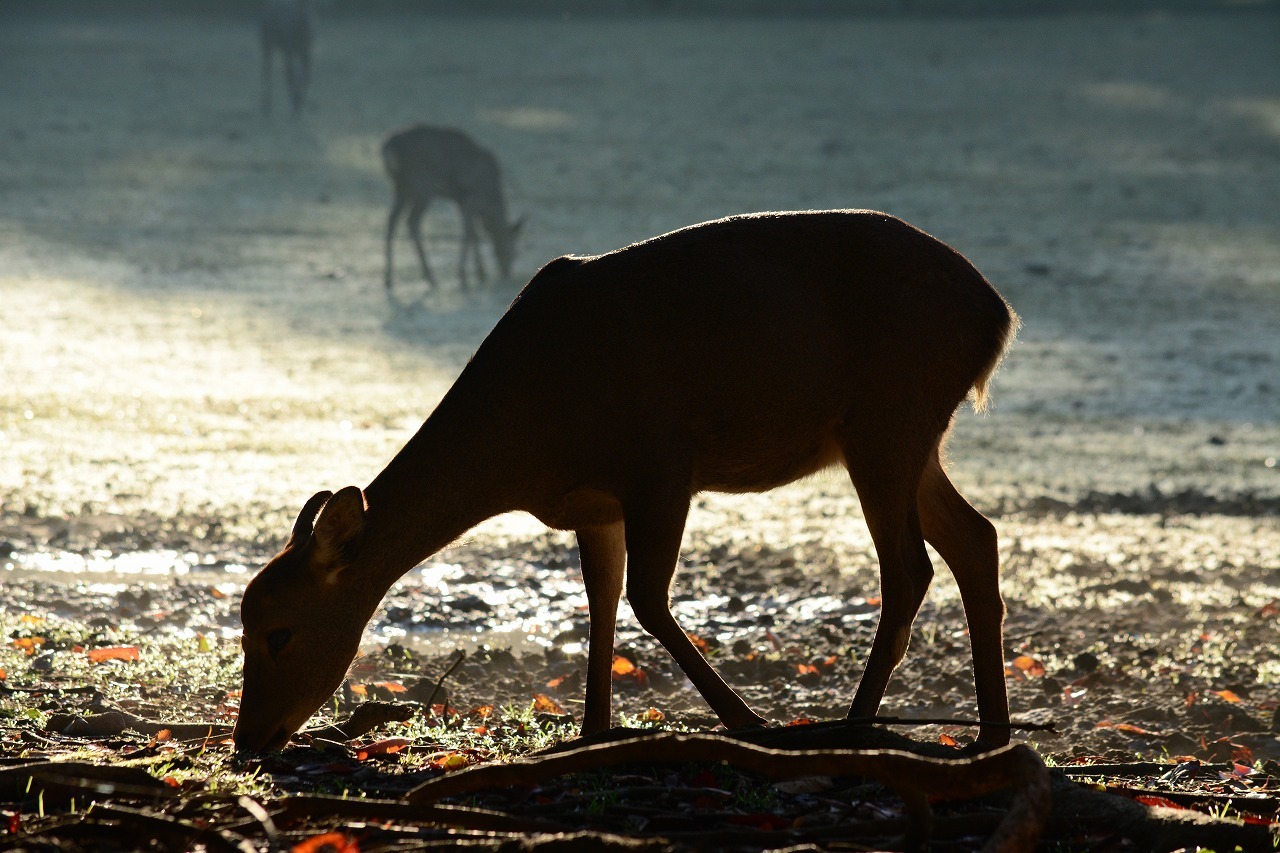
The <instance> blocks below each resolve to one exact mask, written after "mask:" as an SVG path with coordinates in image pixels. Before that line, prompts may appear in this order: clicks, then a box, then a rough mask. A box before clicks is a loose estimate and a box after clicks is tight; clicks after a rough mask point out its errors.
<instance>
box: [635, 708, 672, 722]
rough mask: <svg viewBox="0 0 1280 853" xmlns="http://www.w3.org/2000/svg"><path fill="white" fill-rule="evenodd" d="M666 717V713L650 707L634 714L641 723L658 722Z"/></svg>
mask: <svg viewBox="0 0 1280 853" xmlns="http://www.w3.org/2000/svg"><path fill="white" fill-rule="evenodd" d="M666 718H667V715H666V714H664V713H662V712H661V711H659V710H658V709H657V708H650V709H649V710H647V711H643V712H641V713H639V714H637V715H636V719H637V720H639V721H640V722H642V723H660V722H662V721H663V720H665V719H666Z"/></svg>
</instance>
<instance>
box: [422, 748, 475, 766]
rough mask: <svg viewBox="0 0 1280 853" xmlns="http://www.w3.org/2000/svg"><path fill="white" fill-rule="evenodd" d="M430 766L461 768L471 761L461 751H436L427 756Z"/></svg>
mask: <svg viewBox="0 0 1280 853" xmlns="http://www.w3.org/2000/svg"><path fill="white" fill-rule="evenodd" d="M428 761H429V763H430V764H431V766H432V767H438V768H440V769H441V770H445V771H449V770H461V769H462V768H464V767H466V766H467V765H468V764H470V763H471V759H469V758H467V757H466V756H465V755H463V754H462V753H461V752H437V753H436V754H434V755H432V756H430V757H429V758H428Z"/></svg>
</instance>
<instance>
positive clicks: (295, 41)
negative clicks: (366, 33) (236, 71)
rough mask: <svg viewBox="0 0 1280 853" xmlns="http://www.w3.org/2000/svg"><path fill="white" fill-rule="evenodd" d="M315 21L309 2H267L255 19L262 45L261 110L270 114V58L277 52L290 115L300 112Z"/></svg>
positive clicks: (306, 81)
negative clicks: (287, 95)
mask: <svg viewBox="0 0 1280 853" xmlns="http://www.w3.org/2000/svg"><path fill="white" fill-rule="evenodd" d="M314 32H315V18H314V15H313V14H312V10H311V0H267V5H266V6H265V7H264V8H263V10H262V17H261V19H260V20H259V27H258V37H259V39H260V40H261V42H262V111H263V112H264V113H270V112H271V58H272V53H273V52H274V51H277V50H278V51H280V58H281V64H283V65H284V77H285V84H286V85H287V86H288V88H289V103H290V105H291V106H292V107H293V114H294V115H297V114H298V113H299V112H301V111H302V103H303V101H304V100H305V99H306V97H307V83H308V82H309V81H310V79H311V39H312V36H313V34H314Z"/></svg>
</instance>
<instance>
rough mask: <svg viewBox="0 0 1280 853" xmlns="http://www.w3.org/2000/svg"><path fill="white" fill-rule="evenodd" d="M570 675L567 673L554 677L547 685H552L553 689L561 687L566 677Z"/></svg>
mask: <svg viewBox="0 0 1280 853" xmlns="http://www.w3.org/2000/svg"><path fill="white" fill-rule="evenodd" d="M568 677H569V676H568V675H567V674H566V675H557V676H556V677H555V678H553V679H551V680H550V681H548V682H547V686H548V687H550V688H551V689H552V690H554V689H556V688H557V687H559V686H560V685H561V684H564V681H565V679H566V678H568Z"/></svg>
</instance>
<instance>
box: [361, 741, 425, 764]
mask: <svg viewBox="0 0 1280 853" xmlns="http://www.w3.org/2000/svg"><path fill="white" fill-rule="evenodd" d="M412 743H413V741H412V740H410V739H409V738H407V737H389V738H383V739H382V740H380V741H377V742H375V743H371V744H369V745H368V746H362V747H360V748H359V749H357V750H356V758H358V759H360V760H361V761H364V760H365V759H367V758H368V757H369V756H371V755H395V754H396V753H397V752H400V751H401V750H403V749H406V748H407V747H408V746H409V745H410V744H412Z"/></svg>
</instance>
